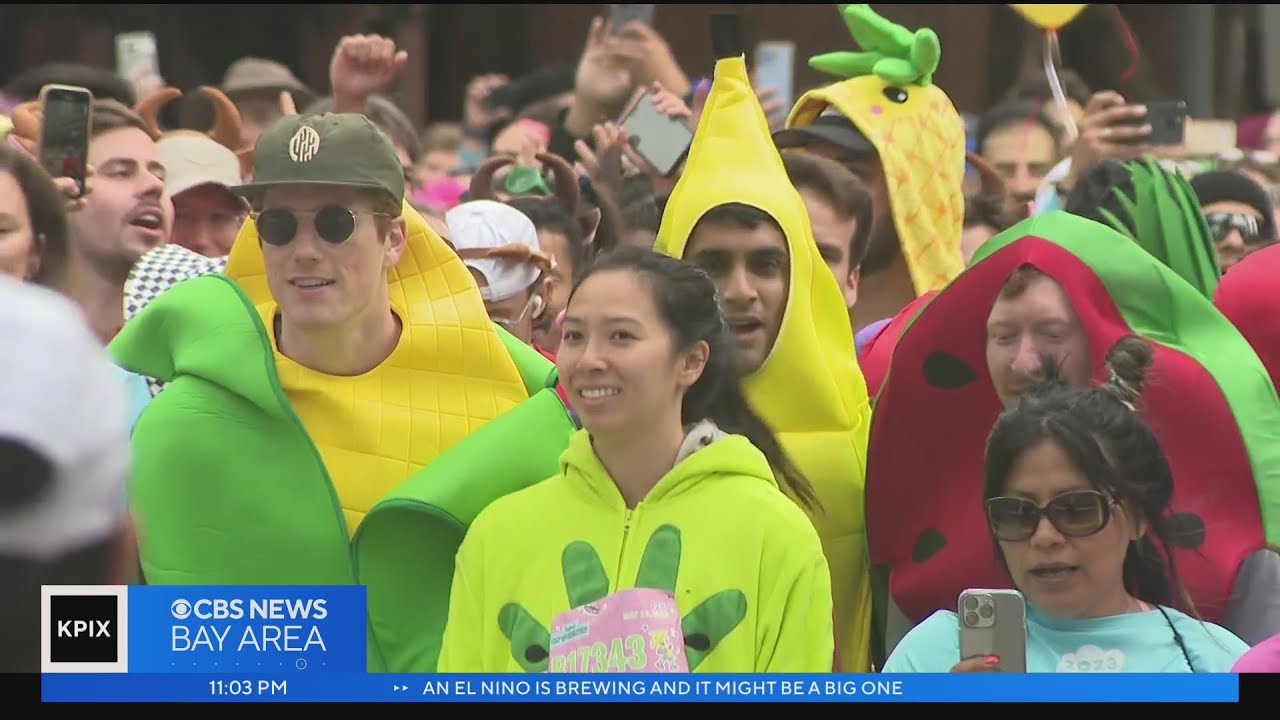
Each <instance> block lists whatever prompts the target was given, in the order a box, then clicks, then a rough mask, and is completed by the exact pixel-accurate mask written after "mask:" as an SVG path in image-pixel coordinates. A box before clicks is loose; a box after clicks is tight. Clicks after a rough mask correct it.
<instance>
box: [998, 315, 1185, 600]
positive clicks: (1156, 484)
mask: <svg viewBox="0 0 1280 720" xmlns="http://www.w3.org/2000/svg"><path fill="white" fill-rule="evenodd" d="M1154 358H1155V353H1154V352H1153V350H1152V349H1151V347H1150V346H1149V345H1148V344H1147V343H1146V341H1144V340H1143V339H1142V338H1139V337H1136V336H1128V337H1125V338H1122V339H1121V340H1120V341H1119V342H1117V343H1116V344H1115V345H1114V346H1112V348H1111V350H1110V351H1109V352H1108V353H1107V357H1106V360H1105V365H1106V369H1107V374H1108V378H1107V381H1106V382H1104V383H1102V384H1101V385H1099V386H1098V387H1095V388H1089V389H1085V390H1080V389H1077V388H1073V387H1071V386H1070V385H1068V384H1067V383H1065V382H1064V381H1063V380H1062V379H1061V377H1060V375H1059V367H1058V364H1057V363H1056V362H1055V361H1053V359H1051V358H1045V360H1044V363H1043V372H1042V373H1041V378H1042V380H1041V381H1039V382H1038V383H1037V385H1036V386H1035V387H1033V388H1031V389H1030V390H1028V392H1027V393H1026V394H1024V395H1023V396H1022V399H1021V401H1020V402H1019V404H1018V406H1017V407H1015V408H1013V409H1011V410H1008V411H1006V412H1005V413H1004V414H1003V415H1001V416H1000V419H999V420H997V421H996V425H995V428H994V429H993V430H992V432H991V437H990V439H989V440H988V443H987V463H986V465H987V467H986V478H985V482H984V485H985V487H984V493H985V497H986V498H991V497H995V496H997V495H999V494H1000V493H1002V492H1003V491H1004V483H1005V480H1006V478H1007V477H1008V475H1009V472H1010V471H1011V469H1012V467H1013V463H1014V462H1015V461H1016V460H1017V458H1018V457H1019V456H1021V454H1022V453H1023V452H1025V451H1027V450H1029V449H1031V448H1032V447H1034V446H1035V445H1037V444H1039V443H1041V442H1043V441H1044V440H1052V441H1053V442H1054V443H1056V444H1057V445H1058V446H1060V447H1061V448H1062V449H1063V450H1064V451H1065V452H1066V453H1067V454H1068V455H1069V456H1071V459H1072V461H1073V462H1074V463H1075V464H1076V466H1077V467H1079V468H1080V469H1081V471H1082V472H1084V474H1085V475H1086V476H1087V477H1088V478H1089V480H1090V482H1092V483H1093V484H1094V486H1095V487H1096V488H1097V489H1098V490H1099V491H1100V492H1103V493H1106V494H1107V495H1109V496H1111V497H1114V498H1115V499H1116V500H1118V501H1120V502H1122V503H1124V506H1125V507H1126V509H1128V510H1129V511H1130V512H1131V513H1132V515H1133V516H1134V521H1135V522H1141V521H1145V522H1146V523H1147V525H1148V526H1149V528H1150V532H1148V533H1147V534H1146V535H1144V536H1143V537H1141V538H1140V539H1138V540H1136V541H1133V542H1131V543H1129V548H1128V551H1127V552H1126V554H1125V559H1124V566H1123V567H1124V583H1125V587H1126V588H1128V590H1129V592H1130V593H1131V594H1133V595H1134V597H1136V598H1138V599H1139V600H1143V601H1145V602H1148V603H1151V604H1154V605H1168V606H1181V608H1182V609H1183V610H1185V611H1186V612H1187V613H1188V614H1190V615H1193V616H1194V615H1196V610H1195V606H1194V604H1193V603H1192V601H1191V598H1190V596H1189V595H1188V593H1187V591H1186V589H1185V588H1184V587H1183V585H1182V582H1181V580H1180V578H1179V577H1178V571H1177V566H1176V563H1175V561H1174V557H1173V551H1172V548H1173V547H1175V546H1177V547H1195V546H1197V545H1198V544H1199V542H1198V540H1203V538H1202V537H1201V538H1199V539H1197V538H1195V537H1187V535H1189V534H1190V533H1192V532H1194V531H1191V530H1186V531H1182V530H1179V528H1178V527H1176V526H1175V524H1174V522H1173V521H1172V520H1171V516H1170V512H1169V509H1170V508H1169V506H1170V502H1171V501H1172V499H1173V471H1172V470H1171V469H1170V467H1169V461H1168V459H1167V458H1166V457H1165V454H1164V452H1163V450H1162V449H1161V448H1160V443H1159V441H1158V440H1157V439H1156V436H1155V433H1153V432H1152V431H1151V428H1150V427H1149V426H1148V425H1147V424H1146V422H1145V421H1143V419H1142V416H1141V414H1140V412H1139V411H1140V410H1141V400H1142V391H1143V390H1144V388H1145V387H1146V383H1147V372H1148V370H1149V369H1150V367H1151V364H1152V362H1153V360H1154ZM1198 532H1199V533H1201V534H1202V533H1203V529H1200V530H1199V531H1198Z"/></svg>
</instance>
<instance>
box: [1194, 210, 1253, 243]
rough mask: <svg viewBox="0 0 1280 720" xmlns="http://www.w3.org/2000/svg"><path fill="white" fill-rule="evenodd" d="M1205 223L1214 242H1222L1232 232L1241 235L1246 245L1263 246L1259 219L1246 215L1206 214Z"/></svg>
mask: <svg viewBox="0 0 1280 720" xmlns="http://www.w3.org/2000/svg"><path fill="white" fill-rule="evenodd" d="M1204 220H1205V223H1206V224H1208V226H1209V234H1210V235H1212V236H1213V241H1214V242H1222V241H1223V240H1226V239H1227V235H1230V234H1231V231H1232V230H1236V231H1238V232H1239V233H1240V237H1241V238H1242V239H1243V241H1244V244H1245V245H1261V244H1262V234H1261V233H1262V230H1261V228H1259V227H1258V219H1257V218H1255V217H1254V216H1252V215H1249V214H1246V213H1226V212H1213V213H1205V216H1204Z"/></svg>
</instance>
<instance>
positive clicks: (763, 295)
mask: <svg viewBox="0 0 1280 720" xmlns="http://www.w3.org/2000/svg"><path fill="white" fill-rule="evenodd" d="M713 212H714V211H713ZM685 257H686V258H687V259H689V260H692V261H693V262H694V263H695V264H697V265H698V267H700V268H702V269H703V270H704V271H706V273H707V274H708V275H710V276H711V279H712V280H714V281H715V284H716V290H717V291H718V292H719V293H720V301H721V302H722V303H723V304H724V314H725V319H726V320H727V321H728V322H729V327H730V329H732V330H733V333H734V339H735V340H736V341H737V350H738V355H737V357H738V374H739V375H740V376H742V377H745V376H747V375H750V374H751V373H753V372H755V371H757V370H759V369H760V366H761V365H763V364H764V361H765V359H766V358H768V357H769V352H770V351H771V350H773V343H774V342H775V341H776V340H777V339H778V332H779V330H781V328H782V317H783V314H784V313H785V312H786V309H787V292H788V289H789V286H790V283H791V267H790V256H789V254H788V252H787V239H786V236H784V235H783V234H782V230H781V229H780V228H778V227H777V226H776V225H775V224H773V223H771V222H761V223H758V224H756V225H755V226H754V227H750V228H749V227H745V226H743V225H742V224H739V223H736V222H732V221H730V220H718V219H716V220H703V221H701V222H699V223H698V225H697V227H696V228H695V229H694V231H693V234H692V235H691V236H690V237H689V244H688V247H687V248H686V250H685Z"/></svg>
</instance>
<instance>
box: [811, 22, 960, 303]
mask: <svg viewBox="0 0 1280 720" xmlns="http://www.w3.org/2000/svg"><path fill="white" fill-rule="evenodd" d="M839 7H840V13H841V16H842V17H843V18H844V21H845V24H846V25H847V26H848V28H849V32H850V34H852V35H853V38H854V40H855V41H857V43H858V45H859V46H861V48H862V50H863V52H858V53H850V52H840V53H828V54H825V55H820V56H818V57H815V58H813V59H811V60H810V61H809V64H810V66H812V67H813V68H814V69H816V70H820V71H822V72H825V73H829V74H833V75H838V76H841V77H845V78H847V79H845V80H842V81H840V82H837V83H835V84H832V85H828V86H826V87H822V88H818V89H816V90H812V91H810V92H808V93H806V94H805V95H804V96H802V97H801V98H800V99H799V100H798V101H797V102H796V105H795V107H794V108H792V110H791V115H790V117H788V118H787V127H789V128H790V127H804V126H806V125H809V124H810V123H812V122H813V121H814V119H816V118H817V117H819V116H820V115H822V114H823V113H825V112H831V111H832V110H834V111H838V112H839V113H840V114H841V115H843V116H845V117H846V118H848V119H849V121H850V122H852V123H853V124H854V126H855V127H857V128H858V130H860V131H861V132H862V134H863V135H865V136H866V138H867V140H868V141H869V142H870V143H871V144H872V145H873V146H874V147H875V149H876V151H877V153H879V156H880V162H881V165H882V166H883V168H884V180H885V185H886V189H887V190H888V194H889V203H890V205H891V209H892V212H893V221H894V227H895V228H896V229H897V231H898V240H899V242H900V244H901V247H902V255H903V257H904V258H905V259H906V262H907V267H908V268H909V269H910V272H911V281H912V283H913V285H914V286H915V291H916V295H917V296H919V295H923V294H924V293H926V292H929V291H931V290H938V289H940V288H942V286H944V285H946V284H947V283H948V282H950V281H951V280H952V278H954V277H955V276H956V275H959V274H960V271H961V270H962V269H964V259H963V256H962V255H961V253H960V234H961V232H962V229H963V227H964V193H963V188H962V183H963V181H964V167H965V134H964V122H963V121H962V120H961V119H960V116H959V114H958V113H956V109H955V106H954V105H952V103H951V99H950V98H948V97H947V95H946V93H944V92H943V91H942V90H941V89H940V88H939V87H938V86H936V85H934V84H933V82H932V76H933V72H934V70H936V69H937V66H938V60H939V59H940V56H941V50H940V49H939V46H938V36H937V35H936V34H934V32H933V31H932V30H929V29H927V28H926V29H922V30H918V31H916V32H914V33H912V32H911V31H909V30H907V29H905V28H903V27H901V26H899V25H896V24H894V23H892V22H890V21H888V20H885V19H884V18H882V17H880V16H879V15H877V14H876V13H875V11H873V10H872V9H871V6H869V5H840V6H839Z"/></svg>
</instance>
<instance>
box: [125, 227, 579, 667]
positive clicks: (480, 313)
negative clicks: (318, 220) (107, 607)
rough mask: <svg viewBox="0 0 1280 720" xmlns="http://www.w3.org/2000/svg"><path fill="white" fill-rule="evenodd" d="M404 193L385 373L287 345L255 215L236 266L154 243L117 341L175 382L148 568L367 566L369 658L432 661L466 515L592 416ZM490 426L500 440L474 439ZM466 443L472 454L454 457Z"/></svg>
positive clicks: (157, 428)
mask: <svg viewBox="0 0 1280 720" xmlns="http://www.w3.org/2000/svg"><path fill="white" fill-rule="evenodd" d="M403 212H404V217H405V221H406V224H407V228H408V233H407V239H406V248H405V252H404V255H403V257H402V259H401V260H400V262H399V264H398V265H397V266H396V267H395V268H393V269H392V270H391V271H390V272H389V274H388V281H389V283H390V299H391V305H392V308H393V310H394V311H395V312H396V313H397V314H398V315H399V316H400V318H401V319H402V322H403V332H402V337H401V340H400V343H399V345H398V346H397V348H396V350H395V351H394V352H393V353H392V355H391V356H390V357H389V358H388V359H387V361H386V362H384V363H383V364H382V365H380V366H379V367H378V368H376V369H375V370H373V371H371V372H370V373H367V374H366V375H363V376H359V377H352V378H345V377H342V378H340V377H332V376H324V375H321V374H319V373H315V372H312V371H310V370H308V369H306V368H303V367H301V366H299V365H297V364H295V363H293V362H292V361H290V360H288V359H287V358H285V357H284V356H282V355H280V354H279V353H278V351H277V350H276V348H275V341H274V335H275V333H273V332H271V331H270V330H268V328H270V327H272V324H273V321H274V318H275V316H276V313H277V307H276V304H275V301H274V299H273V298H272V297H271V293H270V290H269V288H268V285H267V281H266V274H265V266H264V261H263V255H262V251H261V247H260V245H259V241H258V238H257V231H256V228H255V227H254V225H253V222H252V221H251V220H250V221H248V222H246V223H245V225H244V227H243V228H242V229H241V232H240V234H239V236H238V237H237V238H236V242H235V245H234V246H233V248H232V251H231V255H230V257H229V259H228V261H227V265H226V273H225V274H206V275H199V276H197V277H191V278H189V279H185V280H182V278H183V277H184V276H187V275H191V274H193V273H197V272H201V271H206V272H207V271H210V270H214V271H216V269H217V267H218V265H219V262H218V261H213V260H210V261H207V262H206V263H204V265H203V266H202V265H201V263H199V262H195V261H194V259H193V258H192V254H190V253H187V254H185V255H184V254H182V253H180V252H176V251H172V250H170V251H167V252H163V253H162V250H164V249H161V250H157V251H155V252H156V253H157V255H156V258H158V260H159V262H158V261H157V259H149V260H148V261H147V262H144V263H143V265H144V268H143V270H142V271H141V272H135V273H134V276H133V277H132V278H131V283H130V285H129V287H128V290H129V298H128V299H127V300H126V302H127V304H128V305H129V306H130V310H132V311H137V314H136V315H135V316H134V317H133V318H132V319H131V320H130V321H129V322H127V323H126V324H125V327H124V328H123V330H122V331H121V332H120V334H119V335H118V336H117V337H116V339H115V341H114V342H112V344H111V346H110V350H111V352H112V354H113V355H114V357H115V358H116V361H117V362H118V363H119V364H120V365H121V366H122V367H124V368H125V369H127V370H130V371H133V372H137V373H139V374H141V375H144V376H147V377H150V378H154V379H155V380H157V381H159V382H160V383H163V384H164V387H163V392H159V393H158V394H157V395H156V396H155V398H154V399H153V400H152V402H151V404H150V405H149V406H148V407H147V409H146V410H145V411H144V412H143V414H142V416H141V417H140V418H139V420H138V423H137V425H136V426H135V429H134V435H133V449H134V456H135V467H134V474H133V478H132V481H131V485H130V502H131V505H132V508H133V512H134V515H135V517H136V518H137V519H138V521H139V535H140V551H141V559H142V566H143V571H144V574H145V577H146V579H147V581H148V582H149V583H151V584H193V585H220V584H246V585H255V584H260V585H327V584H334V585H341V584H353V583H354V584H363V585H367V586H368V603H369V605H368V607H369V629H370V638H369V668H370V670H372V671H382V670H388V671H398V672H431V671H433V670H434V668H435V656H436V653H437V651H438V647H439V641H440V637H441V635H442V634H443V630H444V622H445V619H446V617H447V607H448V592H449V582H450V579H451V577H452V569H453V558H454V555H455V553H456V551H457V548H458V547H459V545H460V544H461V541H462V537H463V535H464V534H465V532H466V528H467V526H468V525H469V523H470V522H471V520H473V519H474V518H475V516H476V515H477V514H478V513H479V511H480V509H481V508H483V507H484V506H485V505H487V504H488V502H490V501H492V500H494V499H497V498H498V497H501V496H503V495H505V494H507V493H509V492H512V491H514V490H517V489H519V488H521V487H524V486H525V485H528V484H532V483H533V482H537V481H539V480H541V479H543V478H545V477H547V476H549V475H551V474H553V473H554V472H555V471H556V467H557V465H556V460H557V457H558V455H559V453H560V451H561V450H562V449H563V448H564V446H565V444H566V443H567V442H568V437H569V434H570V433H571V432H572V431H573V429H574V428H573V425H572V423H571V422H570V420H569V417H568V414H567V413H566V412H565V410H564V407H563V405H561V404H560V401H559V398H558V396H557V395H556V394H555V392H554V390H553V389H551V388H553V387H554V384H555V375H554V369H553V368H552V367H551V366H550V364H549V363H548V362H547V361H546V360H545V359H543V358H542V357H541V356H540V355H538V354H537V353H536V351H534V350H533V349H532V348H529V347H527V346H525V345H523V344H521V343H519V342H518V341H515V340H514V339H513V338H510V336H508V335H506V334H504V333H502V332H501V331H499V330H498V329H497V328H496V327H495V326H494V325H493V324H492V323H491V322H490V321H489V319H488V316H487V314H486V312H485V309H484V304H483V301H482V300H481V298H480V294H479V291H478V289H477V288H476V285H475V283H474V281H473V280H472V279H471V274H470V273H469V272H468V270H467V269H466V267H465V266H464V265H463V263H462V261H461V260H460V259H459V258H458V257H457V256H456V255H455V254H454V253H453V252H452V251H451V250H450V249H449V247H448V246H447V245H445V243H444V242H443V241H442V240H441V239H440V238H439V237H438V236H437V235H436V234H435V233H434V232H432V231H431V230H430V229H429V227H428V226H427V225H426V223H425V221H423V219H422V218H421V216H419V215H418V214H417V212H416V211H414V210H413V209H412V208H410V207H409V206H408V205H405V206H404V211H403ZM175 258H178V259H180V260H181V262H178V263H172V262H170V263H168V264H167V266H166V265H165V263H164V262H163V261H164V260H170V261H172V260H174V259H175ZM183 258H185V259H183ZM173 280H182V281H181V282H179V283H178V284H176V285H174V286H173V287H172V288H171V289H167V290H166V289H165V287H166V285H165V283H166V282H170V284H171V281H173ZM161 291H163V292H161ZM147 295H150V296H152V297H154V299H153V300H151V301H150V302H149V303H146V302H145V301H146V297H145V296H147ZM139 309H140V311H139ZM530 395H532V398H530ZM517 406H518V407H517ZM512 408H516V409H515V410H512ZM530 415H532V416H533V419H532V420H530V419H529V418H530ZM495 418H496V419H495ZM480 427H485V428H494V429H495V430H496V432H495V433H494V435H496V437H498V438H499V441H500V442H501V443H502V445H501V448H502V450H501V452H497V451H496V448H495V447H494V446H490V447H487V448H486V447H476V445H475V443H474V442H471V443H468V441H469V440H471V437H472V435H471V433H472V432H473V431H474V430H476V429H477V428H480ZM459 448H466V449H465V452H466V457H467V458H468V459H469V460H470V461H471V462H470V463H469V464H460V463H458V462H457V461H450V462H443V463H440V462H436V461H437V459H438V456H440V455H441V453H443V452H445V451H446V450H451V449H452V450H458V449H459ZM455 457H456V455H455ZM424 468H425V469H424ZM375 505H376V507H374V506H375ZM357 528H358V535H357V536H356V537H355V538H354V539H353V538H352V534H353V533H354V532H355V531H356V530H357Z"/></svg>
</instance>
